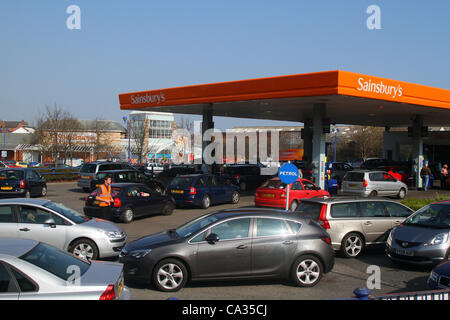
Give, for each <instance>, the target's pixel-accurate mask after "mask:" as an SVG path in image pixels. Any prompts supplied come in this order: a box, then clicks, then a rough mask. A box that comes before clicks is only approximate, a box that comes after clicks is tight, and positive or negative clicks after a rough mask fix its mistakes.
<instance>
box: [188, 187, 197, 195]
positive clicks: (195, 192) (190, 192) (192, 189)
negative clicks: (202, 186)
mask: <svg viewBox="0 0 450 320" xmlns="http://www.w3.org/2000/svg"><path fill="white" fill-rule="evenodd" d="M189 194H197V189H195V188H194V187H191V189H190V190H189Z"/></svg>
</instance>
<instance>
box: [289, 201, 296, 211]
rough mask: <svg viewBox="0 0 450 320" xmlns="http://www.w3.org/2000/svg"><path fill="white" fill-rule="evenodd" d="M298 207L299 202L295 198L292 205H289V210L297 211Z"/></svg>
mask: <svg viewBox="0 0 450 320" xmlns="http://www.w3.org/2000/svg"><path fill="white" fill-rule="evenodd" d="M297 207H298V202H297V200H294V201H292V202H291V205H290V206H289V210H290V211H295V209H297Z"/></svg>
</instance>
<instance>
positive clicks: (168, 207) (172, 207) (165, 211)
mask: <svg viewBox="0 0 450 320" xmlns="http://www.w3.org/2000/svg"><path fill="white" fill-rule="evenodd" d="M173 210H175V204H174V203H173V202H171V201H167V203H166V204H165V205H164V208H163V211H162V214H163V215H165V216H170V215H171V214H172V213H173Z"/></svg>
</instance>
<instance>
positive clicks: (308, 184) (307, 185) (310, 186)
mask: <svg viewBox="0 0 450 320" xmlns="http://www.w3.org/2000/svg"><path fill="white" fill-rule="evenodd" d="M303 187H304V188H305V190H316V186H315V185H314V184H312V183H311V182H308V181H303Z"/></svg>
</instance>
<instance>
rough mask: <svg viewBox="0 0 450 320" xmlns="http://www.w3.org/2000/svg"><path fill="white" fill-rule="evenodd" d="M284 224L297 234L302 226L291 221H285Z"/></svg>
mask: <svg viewBox="0 0 450 320" xmlns="http://www.w3.org/2000/svg"><path fill="white" fill-rule="evenodd" d="M286 222H287V224H288V225H289V227H290V228H291V231H292V232H293V233H297V232H298V231H299V230H300V227H301V226H302V224H301V223H300V222H295V221H291V220H287V221H286Z"/></svg>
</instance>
